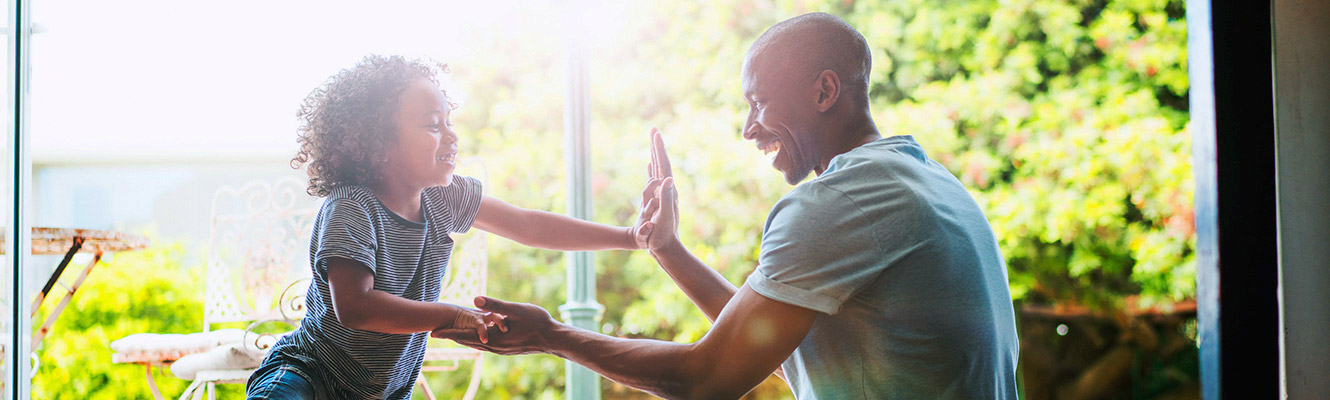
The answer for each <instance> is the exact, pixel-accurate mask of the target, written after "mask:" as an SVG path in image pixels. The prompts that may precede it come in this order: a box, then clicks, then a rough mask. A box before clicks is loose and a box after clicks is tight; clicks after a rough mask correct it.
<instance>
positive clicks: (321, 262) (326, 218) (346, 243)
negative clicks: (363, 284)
mask: <svg viewBox="0 0 1330 400" xmlns="http://www.w3.org/2000/svg"><path fill="white" fill-rule="evenodd" d="M319 214H320V216H319V226H317V227H315V232H317V237H315V239H314V240H316V244H315V253H314V260H315V264H314V265H315V268H314V271H315V272H316V273H317V274H318V275H319V277H320V278H322V279H325V280H326V279H327V278H328V277H327V275H326V273H327V271H328V265H327V261H328V259H329V258H333V257H338V258H345V259H349V260H352V261H356V262H359V263H360V264H363V265H364V266H365V267H366V268H369V269H370V272H371V273H373V272H375V268H374V266H375V258H374V254H375V245H376V244H375V241H374V237H375V234H374V225H373V224H371V223H370V213H369V210H368V209H366V208H365V206H364V205H362V204H360V203H358V202H356V201H355V200H352V199H348V198H330V199H328V200H327V201H325V202H324V204H323V208H322V209H321V210H320V211H319Z"/></svg>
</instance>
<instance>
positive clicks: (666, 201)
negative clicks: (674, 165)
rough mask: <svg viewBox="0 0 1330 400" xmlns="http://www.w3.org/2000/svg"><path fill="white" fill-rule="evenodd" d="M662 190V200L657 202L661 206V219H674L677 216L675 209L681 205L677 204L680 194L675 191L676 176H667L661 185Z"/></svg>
mask: <svg viewBox="0 0 1330 400" xmlns="http://www.w3.org/2000/svg"><path fill="white" fill-rule="evenodd" d="M660 191H661V194H660V202H659V203H657V206H658V207H660V217H661V219H668V220H670V221H673V220H674V218H676V215H675V210H677V209H678V206H679V205H678V204H675V203H676V202H677V201H678V197H679V196H678V193H676V192H675V191H674V178H672V177H671V178H665V181H664V183H662V184H661V186H660ZM652 200H656V199H652Z"/></svg>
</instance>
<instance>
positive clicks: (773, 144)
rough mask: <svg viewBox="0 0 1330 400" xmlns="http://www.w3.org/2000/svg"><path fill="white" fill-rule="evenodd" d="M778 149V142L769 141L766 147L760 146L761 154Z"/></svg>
mask: <svg viewBox="0 0 1330 400" xmlns="http://www.w3.org/2000/svg"><path fill="white" fill-rule="evenodd" d="M778 151H780V142H771V144H769V145H767V147H763V148H762V154H771V153H775V152H778Z"/></svg>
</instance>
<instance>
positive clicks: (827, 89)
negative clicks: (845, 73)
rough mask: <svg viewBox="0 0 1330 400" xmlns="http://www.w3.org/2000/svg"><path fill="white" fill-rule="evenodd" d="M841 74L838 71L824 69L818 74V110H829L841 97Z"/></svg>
mask: <svg viewBox="0 0 1330 400" xmlns="http://www.w3.org/2000/svg"><path fill="white" fill-rule="evenodd" d="M840 89H841V86H840V76H839V75H836V71H832V70H829V69H827V70H822V73H820V74H817V112H827V110H829V109H831V106H833V105H836V100H838V99H840Z"/></svg>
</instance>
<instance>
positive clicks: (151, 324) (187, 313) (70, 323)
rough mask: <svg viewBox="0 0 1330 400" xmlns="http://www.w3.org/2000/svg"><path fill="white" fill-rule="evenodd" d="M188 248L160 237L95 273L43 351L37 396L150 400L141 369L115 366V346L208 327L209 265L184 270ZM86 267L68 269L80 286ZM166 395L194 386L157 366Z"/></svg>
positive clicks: (228, 393) (229, 392) (235, 390)
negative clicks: (128, 339) (135, 337)
mask: <svg viewBox="0 0 1330 400" xmlns="http://www.w3.org/2000/svg"><path fill="white" fill-rule="evenodd" d="M185 255H186V250H185V246H184V245H183V244H182V243H179V242H176V243H169V242H163V241H161V240H159V239H155V240H154V241H153V245H152V246H151V247H149V248H148V249H146V250H136V251H128V252H121V253H116V254H113V255H112V256H111V259H109V260H107V261H105V262H103V263H102V264H99V265H98V266H96V267H95V268H93V270H92V272H91V273H90V274H89V276H88V279H87V281H85V283H84V285H83V286H82V287H81V288H79V290H78V292H77V294H76V295H75V296H74V298H73V299H72V300H71V301H70V303H69V306H68V307H67V308H66V309H65V310H64V312H63V313H61V314H60V317H59V319H57V320H56V323H55V326H54V327H53V328H52V330H51V334H50V335H49V336H47V338H46V339H45V340H43V342H42V343H41V347H39V348H38V349H37V350H36V354H37V356H38V357H39V359H40V366H39V370H38V371H37V374H36V376H35V377H33V379H32V398H34V399H150V398H152V392H151V391H149V389H148V382H147V379H146V377H145V376H144V367H143V366H141V365H138V364H112V363H111V353H112V351H111V348H110V346H109V345H110V343H111V341H114V340H116V339H120V338H122V337H125V336H129V335H131V334H135V333H143V332H153V333H191V332H198V331H199V330H200V329H202V327H203V303H202V301H203V296H201V295H200V294H201V293H203V267H202V266H201V265H197V266H194V265H185V264H184V263H183V260H185V259H186V258H187V257H186V256H185ZM76 269H81V263H73V264H71V265H70V269H69V270H67V271H66V273H65V275H66V281H68V282H73V277H76V276H77V271H75V270H76ZM62 292H63V291H62V290H61V289H60V287H59V286H57V287H56V289H54V290H53V293H52V295H51V297H50V298H48V299H46V301H45V302H43V305H42V310H41V312H40V313H39V315H40V316H42V317H44V316H46V315H49V313H50V312H51V311H52V310H53V309H54V308H55V306H56V304H57V303H59V301H60V299H61V298H62V297H63V294H62ZM153 378H154V379H155V380H156V381H157V384H158V387H159V388H160V389H161V391H162V394H163V395H164V396H167V397H176V396H179V394H180V393H181V392H183V391H184V390H185V386H188V385H189V382H187V381H183V380H180V379H177V378H176V377H175V376H173V375H171V374H170V372H169V371H165V370H160V371H159V370H156V369H154V377H153ZM243 392H244V388H243V387H242V385H223V386H222V387H221V388H220V390H219V395H221V396H224V398H231V397H239V396H241V395H242V393H243Z"/></svg>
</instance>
